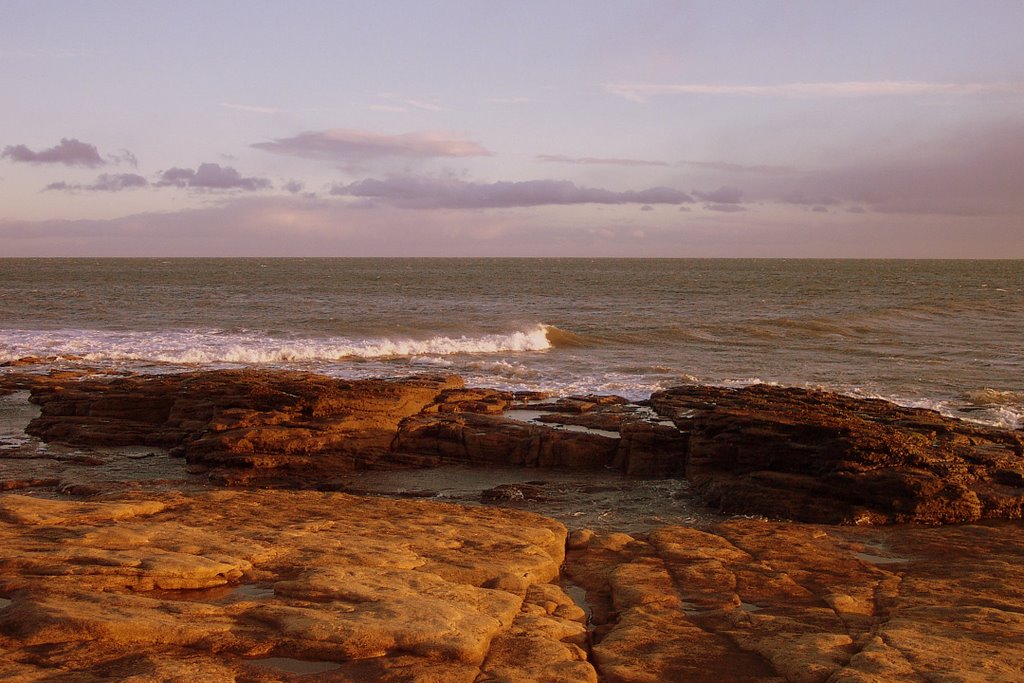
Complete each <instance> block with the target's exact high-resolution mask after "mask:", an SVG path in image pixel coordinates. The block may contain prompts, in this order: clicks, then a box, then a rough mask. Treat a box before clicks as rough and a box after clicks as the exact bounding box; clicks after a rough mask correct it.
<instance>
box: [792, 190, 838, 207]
mask: <svg viewBox="0 0 1024 683" xmlns="http://www.w3.org/2000/svg"><path fill="white" fill-rule="evenodd" d="M782 201H783V202H784V203H786V204H800V205H803V206H811V205H820V206H833V205H835V204H838V203H839V200H838V199H836V198H835V197H827V196H824V195H813V196H812V195H808V194H807V193H806V192H802V191H800V190H795V191H793V192H789V193H787V194H785V195H783V196H782Z"/></svg>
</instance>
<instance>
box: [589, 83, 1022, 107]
mask: <svg viewBox="0 0 1024 683" xmlns="http://www.w3.org/2000/svg"><path fill="white" fill-rule="evenodd" d="M604 89H605V90H607V91H608V92H610V93H611V94H613V95H618V96H619V97H624V98H626V99H627V100H632V101H634V102H646V101H647V100H648V99H650V98H652V97H657V96H662V95H739V96H746V97H787V98H804V97H892V96H904V97H906V96H922V95H929V96H931V95H948V96H955V97H963V96H971V95H975V96H976V95H1024V81H1000V82H994V83H927V82H920V81H840V82H834V83H781V84H776V85H726V84H707V83H678V84H670V83H605V84H604Z"/></svg>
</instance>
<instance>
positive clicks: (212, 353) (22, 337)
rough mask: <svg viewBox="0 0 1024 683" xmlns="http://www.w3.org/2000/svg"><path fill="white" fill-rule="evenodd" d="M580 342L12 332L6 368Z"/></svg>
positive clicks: (529, 348) (292, 358)
mask: <svg viewBox="0 0 1024 683" xmlns="http://www.w3.org/2000/svg"><path fill="white" fill-rule="evenodd" d="M573 338H574V335H572V334H571V333H568V332H564V331H562V330H559V329H558V328H556V327H553V326H550V325H544V324H538V325H536V326H534V327H531V328H528V329H523V330H516V331H513V332H509V333H505V334H482V335H474V336H446V335H437V336H432V337H428V338H422V339H413V338H387V337H380V338H369V339H352V338H346V337H330V338H304V339H282V338H275V337H269V336H267V335H264V334H260V333H257V332H246V333H230V332H224V331H221V330H185V331H161V332H112V331H100V330H60V331H42V332H41V331H7V332H5V333H4V334H3V335H2V336H0V361H4V360H14V359H17V358H21V357H24V356H43V357H48V356H59V357H75V358H81V359H82V360H85V361H90V362H104V361H137V362H156V363H176V364H184V365H206V364H216V363H237V364H272V363H301V362H317V361H342V360H372V359H389V358H415V357H419V356H435V357H436V356H442V357H443V356H450V355H456V354H493V353H509V352H536V351H546V350H548V349H551V348H552V347H554V346H572V345H574V342H573Z"/></svg>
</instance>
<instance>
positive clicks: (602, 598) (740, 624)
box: [566, 520, 1024, 682]
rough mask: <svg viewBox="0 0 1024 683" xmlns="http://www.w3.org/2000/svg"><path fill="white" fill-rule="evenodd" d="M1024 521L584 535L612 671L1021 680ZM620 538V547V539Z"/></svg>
mask: <svg viewBox="0 0 1024 683" xmlns="http://www.w3.org/2000/svg"><path fill="white" fill-rule="evenodd" d="M1019 533H1020V526H1019V525H1004V526H1000V527H991V526H972V525H962V526H949V527H943V528H932V529H929V528H921V527H879V528H857V527H831V528H822V527H816V526H808V525H802V524H794V523H781V522H763V521H757V520H734V521H730V522H726V523H722V524H719V525H716V526H714V527H712V528H710V529H708V530H707V531H700V530H696V529H690V528H684V527H665V528H662V529H660V530H658V531H656V532H652V533H651V534H649V535H648V537H647V538H646V539H634V541H633V542H632V543H628V544H625V545H623V544H622V543H621V542H617V541H613V542H601V541H600V535H598V537H596V538H595V539H592V540H591V543H590V544H589V545H588V546H587V547H586V548H579V549H571V550H570V552H569V554H568V556H567V561H566V571H567V573H568V574H569V576H570V577H571V578H572V580H573V581H574V582H576V583H578V584H580V585H583V586H585V587H586V589H587V596H588V599H590V600H591V602H592V603H594V604H595V609H594V619H595V622H597V629H596V630H595V637H596V642H595V644H594V646H593V653H594V662H595V665H596V666H597V668H598V670H599V671H600V672H601V674H602V679H603V680H608V681H622V682H626V681H628V682H635V681H666V680H715V681H826V680H827V681H882V680H884V681H916V680H937V679H939V678H942V677H951V678H955V679H956V680H1007V681H1009V680H1017V679H1019V678H1020V677H1021V676H1022V675H1024V664H1022V662H1024V618H1022V617H1021V606H1022V605H1024V569H1021V567H1024V563H1022V560H1024V547H1022V546H1021V544H1020V543H1019V540H1018V536H1019ZM614 548H618V550H613V549H614Z"/></svg>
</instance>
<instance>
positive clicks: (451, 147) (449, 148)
mask: <svg viewBox="0 0 1024 683" xmlns="http://www.w3.org/2000/svg"><path fill="white" fill-rule="evenodd" d="M252 146H253V147H255V148H256V149H262V150H264V151H267V152H273V153H275V154H285V155H289V156H297V157H304V158H307V159H319V160H322V161H334V162H349V161H365V160H367V159H378V158H395V157H398V158H416V159H427V158H437V157H479V156H490V155H491V152H490V151H488V150H487V149H485V148H484V147H483V146H482V145H481V144H480V143H478V142H474V141H472V140H465V139H463V138H460V137H458V136H457V135H452V134H448V133H440V132H417V133H404V134H401V135H382V134H380V133H372V132H370V131H363V130H348V129H343V128H336V129H333V130H327V131H321V132H309V133H300V134H299V135H296V136H294V137H290V138H280V139H277V140H272V141H270V142H257V143H256V144H254V145H252Z"/></svg>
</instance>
